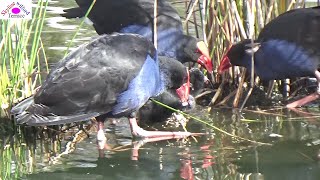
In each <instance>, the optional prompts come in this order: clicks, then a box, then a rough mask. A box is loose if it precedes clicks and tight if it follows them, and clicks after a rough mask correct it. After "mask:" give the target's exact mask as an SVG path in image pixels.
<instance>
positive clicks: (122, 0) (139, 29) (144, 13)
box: [61, 0, 212, 73]
mask: <svg viewBox="0 0 320 180" xmlns="http://www.w3.org/2000/svg"><path fill="white" fill-rule="evenodd" d="M75 1H76V2H77V4H78V6H79V7H75V8H71V9H66V10H64V11H65V13H64V14H61V15H62V16H64V17H66V18H81V17H84V15H85V14H86V12H87V11H88V9H89V7H90V5H91V4H92V0H75ZM157 11H158V16H157V35H158V36H157V39H158V41H157V42H158V49H157V51H158V54H159V55H161V56H167V57H171V58H174V59H177V60H179V61H180V62H182V63H185V62H197V63H199V64H200V65H202V66H203V67H204V68H206V69H207V70H208V71H209V73H212V62H211V58H210V56H209V51H208V48H207V47H206V46H205V44H204V42H203V41H199V42H198V40H197V39H196V38H194V37H192V36H188V35H185V34H183V28H182V23H181V19H180V17H179V14H178V12H177V11H176V10H175V9H174V8H173V7H172V6H171V4H170V3H169V2H167V1H166V0H158V9H157ZM153 15H154V1H153V0H96V2H95V4H94V6H93V8H92V9H91V11H90V13H89V15H88V18H89V19H90V20H91V21H92V23H93V26H94V28H95V30H96V32H97V33H98V34H110V33H113V32H121V33H134V34H140V35H142V36H144V37H146V38H148V39H149V40H150V41H153V37H154V32H153Z"/></svg>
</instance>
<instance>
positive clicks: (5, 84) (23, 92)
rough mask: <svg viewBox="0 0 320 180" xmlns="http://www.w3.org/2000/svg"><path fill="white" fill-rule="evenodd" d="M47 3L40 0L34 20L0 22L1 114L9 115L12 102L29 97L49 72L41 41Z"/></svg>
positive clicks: (35, 10)
mask: <svg viewBox="0 0 320 180" xmlns="http://www.w3.org/2000/svg"><path fill="white" fill-rule="evenodd" d="M47 4H48V1H45V0H39V1H38V3H37V5H36V8H35V9H33V18H32V20H12V19H10V20H2V21H1V34H0V39H1V42H0V57H1V63H0V65H1V67H0V102H1V111H0V116H3V115H7V116H8V115H9V113H8V111H9V109H10V106H11V104H12V103H13V102H16V101H17V100H20V99H22V98H25V97H28V96H30V95H31V94H32V93H33V92H34V91H35V89H36V87H37V84H38V83H39V82H40V80H41V74H42V73H43V72H47V71H48V64H47V61H46V57H45V52H44V48H43V45H42V41H41V31H42V28H43V23H44V19H45V14H46V6H47ZM43 65H44V67H43Z"/></svg>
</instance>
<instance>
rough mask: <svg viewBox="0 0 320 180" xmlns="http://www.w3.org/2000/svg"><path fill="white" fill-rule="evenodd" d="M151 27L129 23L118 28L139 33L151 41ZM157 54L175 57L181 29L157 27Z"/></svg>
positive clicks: (122, 30)
mask: <svg viewBox="0 0 320 180" xmlns="http://www.w3.org/2000/svg"><path fill="white" fill-rule="evenodd" d="M152 28H153V27H149V26H142V25H130V26H127V27H124V28H122V29H121V30H120V32H122V33H134V34H140V35H142V36H144V37H146V38H147V39H149V40H150V41H153V32H152ZM157 35H158V38H157V39H158V50H157V51H158V55H160V56H167V57H171V58H176V57H177V48H178V46H177V45H178V43H177V42H178V41H179V38H180V37H181V36H183V31H182V29H176V28H165V29H164V30H161V29H158V34H157Z"/></svg>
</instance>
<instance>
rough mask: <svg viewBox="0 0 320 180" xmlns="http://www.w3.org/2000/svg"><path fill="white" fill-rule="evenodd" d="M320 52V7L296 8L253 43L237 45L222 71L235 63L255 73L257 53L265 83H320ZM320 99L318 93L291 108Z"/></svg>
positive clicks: (257, 66)
mask: <svg viewBox="0 0 320 180" xmlns="http://www.w3.org/2000/svg"><path fill="white" fill-rule="evenodd" d="M319 49H320V8H319V7H313V8H302V9H295V10H291V11H288V12H286V13H284V14H281V15H280V16H278V17H276V18H275V19H273V20H272V21H270V22H269V23H268V24H266V25H265V27H264V28H263V29H262V30H261V32H260V34H259V37H258V38H257V39H256V40H254V42H253V43H252V42H251V40H249V39H246V40H243V41H241V42H239V43H237V44H235V45H233V46H232V47H231V48H230V49H229V50H228V52H227V53H226V55H225V56H224V58H223V59H222V61H221V64H220V67H219V72H220V73H222V72H223V71H225V70H226V69H228V68H229V67H230V66H231V64H232V65H238V66H243V67H246V68H247V69H248V70H249V71H251V56H252V52H254V59H255V61H254V68H255V69H254V71H255V73H256V74H257V75H258V76H259V77H260V78H261V79H263V80H274V79H285V78H294V77H305V76H313V77H316V78H317V80H318V83H319V84H320V73H319V71H318V68H319V64H320V51H319ZM318 89H319V87H318ZM318 91H319V90H318ZM318 97H319V94H318V93H314V94H312V95H309V96H307V97H305V98H303V99H301V100H298V101H296V102H293V103H290V104H288V105H287V107H297V106H302V105H304V104H306V103H308V102H310V101H312V100H315V99H317V98H318Z"/></svg>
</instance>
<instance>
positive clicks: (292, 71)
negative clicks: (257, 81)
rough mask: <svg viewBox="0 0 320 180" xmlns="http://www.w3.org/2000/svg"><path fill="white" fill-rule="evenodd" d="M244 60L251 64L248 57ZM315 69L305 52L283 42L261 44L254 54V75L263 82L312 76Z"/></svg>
mask: <svg viewBox="0 0 320 180" xmlns="http://www.w3.org/2000/svg"><path fill="white" fill-rule="evenodd" d="M246 58H247V60H246V61H247V62H251V59H250V57H249V56H247V57H246ZM250 64H251V63H249V64H247V65H248V67H251V66H250ZM248 67H247V68H248ZM315 69H316V65H315V63H314V61H313V59H312V57H310V55H308V53H307V51H306V50H304V49H303V48H302V47H300V46H297V45H296V44H294V43H290V42H287V41H284V40H268V41H266V42H263V43H262V44H261V47H260V48H259V50H258V51H257V52H256V53H255V73H256V74H257V75H258V76H260V77H261V78H262V79H264V80H273V79H285V78H292V77H303V76H312V75H313V74H314V71H315ZM249 70H250V69H249Z"/></svg>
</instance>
